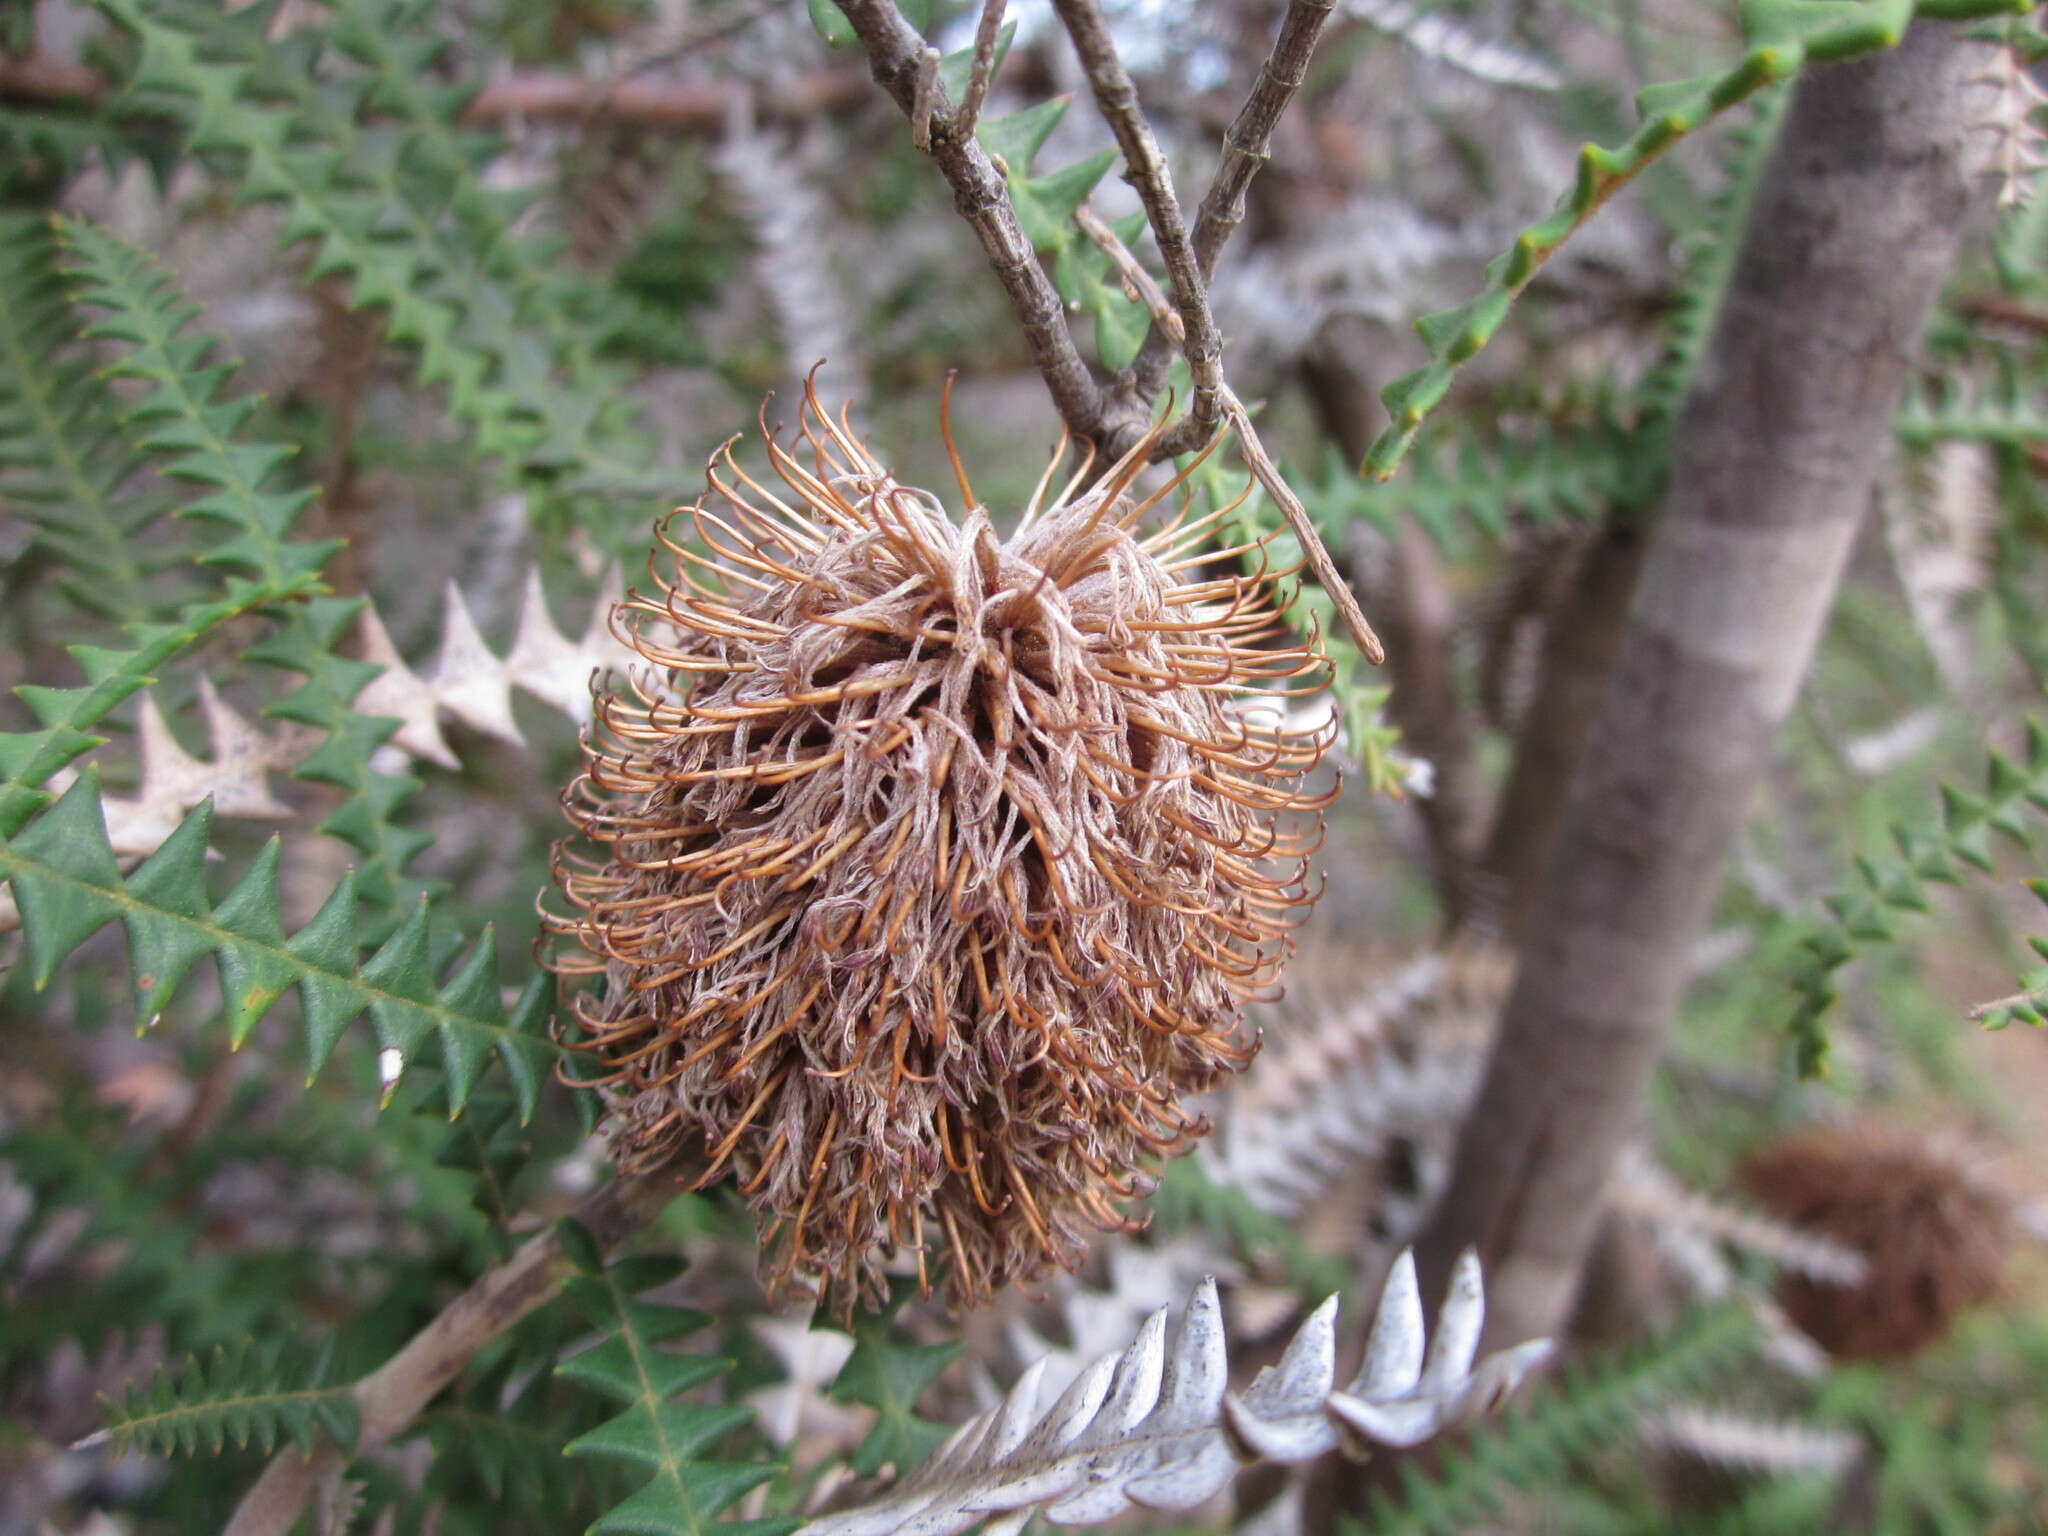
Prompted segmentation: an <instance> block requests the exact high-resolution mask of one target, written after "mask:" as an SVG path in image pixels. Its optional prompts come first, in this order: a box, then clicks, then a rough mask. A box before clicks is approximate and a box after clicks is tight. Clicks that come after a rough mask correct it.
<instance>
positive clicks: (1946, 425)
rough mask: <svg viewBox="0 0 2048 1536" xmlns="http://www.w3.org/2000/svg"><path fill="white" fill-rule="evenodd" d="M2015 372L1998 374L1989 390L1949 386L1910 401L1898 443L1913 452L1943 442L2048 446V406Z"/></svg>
mask: <svg viewBox="0 0 2048 1536" xmlns="http://www.w3.org/2000/svg"><path fill="white" fill-rule="evenodd" d="M2039 389H2040V385H2039V381H2038V379H2037V380H2034V381H2033V382H2032V383H2031V385H2030V383H2029V381H2028V379H2027V378H2026V376H2025V375H2024V374H2023V373H2022V372H2021V371H2020V370H2018V369H2016V368H2010V367H2008V368H2004V369H2000V370H1999V371H1998V373H1997V375H1996V376H1995V377H1994V379H1993V381H1992V383H1991V385H1990V387H1988V388H1983V389H1974V390H1973V389H1969V388H1967V387H1965V386H1964V385H1962V384H1958V383H1955V382H1947V383H1943V384H1940V385H1937V386H1933V387H1921V388H1916V389H1914V390H1913V391H1911V392H1910V393H1909V394H1908V395H1907V396H1906V403H1905V406H1904V408H1903V409H1902V410H1901V411H1900V412H1899V440H1900V441H1901V442H1904V443H1906V444H1908V445H1910V446H1912V447H1921V446H1923V445H1926V444H1929V443H1939V442H1958V441H1960V442H1972V443H1992V444H1996V445H1999V446H2001V447H2015V448H2024V447H2027V446H2028V445H2030V444H2039V443H2048V401H2043V400H2042V399H2041V398H2040V395H2039Z"/></svg>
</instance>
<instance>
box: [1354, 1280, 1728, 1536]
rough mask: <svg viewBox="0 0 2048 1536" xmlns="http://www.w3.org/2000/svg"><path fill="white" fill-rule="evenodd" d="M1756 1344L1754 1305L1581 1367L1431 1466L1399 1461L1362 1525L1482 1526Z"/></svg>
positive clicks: (1425, 1534) (1452, 1529)
mask: <svg viewBox="0 0 2048 1536" xmlns="http://www.w3.org/2000/svg"><path fill="white" fill-rule="evenodd" d="M1755 1343H1756V1324H1755V1322H1754V1321H1753V1320H1752V1319H1751V1317H1750V1315H1749V1313H1748V1311H1747V1309H1746V1308H1743V1307H1741V1306H1735V1305H1731V1306H1726V1307H1722V1308H1719V1309H1717V1310H1715V1311H1711V1312H1703V1313H1699V1314H1697V1315H1696V1316H1694V1317H1693V1318H1692V1319H1691V1320H1690V1321H1688V1322H1686V1323H1683V1324H1681V1325H1680V1326H1679V1327H1677V1328H1676V1329H1674V1330H1672V1332H1670V1333H1669V1334H1667V1335H1665V1336H1664V1337H1661V1338H1658V1339H1655V1340H1653V1341H1651V1342H1650V1343H1649V1344H1647V1345H1644V1346H1643V1347H1642V1348H1640V1349H1638V1350H1637V1351H1635V1352H1634V1353H1633V1354H1631V1355H1629V1356H1627V1357H1624V1358H1621V1359H1617V1360H1610V1361H1604V1362H1600V1363H1597V1364H1594V1365H1591V1366H1584V1367H1580V1368H1578V1369H1576V1370H1574V1371H1572V1372H1571V1373H1569V1374H1568V1375H1567V1376H1566V1378H1565V1379H1564V1381H1563V1382H1562V1383H1561V1384H1560V1385H1558V1386H1557V1387H1555V1388H1553V1389H1550V1390H1547V1391H1543V1392H1539V1393H1538V1394H1537V1395H1536V1396H1535V1397H1534V1398H1532V1399H1531V1401H1530V1402H1529V1403H1528V1404H1527V1405H1526V1406H1523V1407H1520V1408H1516V1409H1513V1410H1510V1412H1509V1413H1508V1415H1507V1416H1506V1417H1505V1418H1504V1419H1501V1420H1500V1421H1498V1422H1496V1423H1490V1424H1487V1425H1484V1426H1482V1427H1481V1428H1480V1429H1478V1430H1477V1431H1475V1432H1474V1433H1473V1435H1472V1437H1471V1439H1470V1440H1468V1441H1467V1442H1466V1443H1465V1444H1463V1445H1459V1446H1456V1447H1454V1448H1452V1449H1451V1450H1449V1451H1447V1452H1445V1453H1444V1455H1443V1456H1442V1457H1441V1458H1439V1459H1438V1461H1437V1464H1436V1466H1435V1468H1434V1470H1432V1471H1430V1472H1427V1473H1424V1472H1420V1471H1418V1470H1417V1468H1416V1463H1415V1462H1414V1461H1413V1460H1412V1459H1410V1460H1407V1461H1404V1462H1402V1463H1401V1468H1400V1489H1399V1492H1398V1494H1397V1495H1396V1496H1395V1497H1393V1498H1391V1499H1390V1498H1388V1497H1387V1496H1386V1495H1385V1494H1383V1493H1375V1494H1374V1496H1373V1504H1372V1511H1371V1515H1370V1518H1369V1519H1368V1521H1367V1523H1366V1525H1365V1526H1364V1527H1363V1528H1362V1529H1363V1531H1364V1532H1369V1533H1370V1536H1464V1533H1465V1532H1467V1531H1472V1530H1476V1529H1479V1528H1481V1527H1482V1526H1483V1524H1484V1523H1485V1521H1486V1520H1487V1518H1488V1516H1490V1515H1492V1514H1494V1513H1497V1512H1498V1511H1499V1510H1501V1509H1502V1508H1503V1503H1502V1500H1503V1496H1504V1495H1505V1494H1506V1493H1507V1492H1509V1491H1510V1490H1513V1489H1521V1488H1536V1487H1539V1486H1541V1485H1543V1484H1545V1483H1549V1482H1555V1481H1557V1480H1558V1479H1560V1478H1561V1477H1562V1476H1563V1474H1564V1473H1565V1472H1566V1471H1567V1470H1568V1469H1569V1467H1570V1466H1571V1464H1572V1463H1573V1462H1574V1461H1575V1460H1577V1459H1579V1458H1581V1457H1584V1456H1587V1455H1589V1454H1591V1453H1593V1452H1595V1451H1599V1450H1604V1449H1606V1448H1608V1447H1609V1446H1611V1445H1613V1444H1614V1443H1615V1442H1616V1440H1618V1439H1620V1438H1622V1437H1625V1436H1627V1435H1628V1434H1629V1433H1630V1431H1631V1430H1632V1429H1633V1427H1634V1426H1635V1425H1636V1423H1637V1422H1638V1421H1639V1420H1640V1419H1641V1417H1642V1415H1643V1414H1644V1412H1645V1411H1646V1410H1648V1409H1650V1408H1652V1407H1654V1406H1655V1405H1656V1404H1658V1403H1659V1402H1663V1401H1666V1400H1669V1399H1670V1398H1672V1397H1673V1396H1676V1395H1677V1394H1680V1393H1684V1392H1689V1391H1692V1390H1694V1389H1696V1388H1698V1387H1699V1386H1701V1385H1702V1384H1704V1383H1705V1382H1708V1381H1710V1380H1712V1379H1713V1378H1714V1377H1715V1376H1717V1375H1718V1374H1720V1373H1723V1372H1725V1371H1727V1370H1729V1369H1731V1368H1732V1367H1733V1366H1735V1365H1736V1364H1737V1363H1739V1362H1740V1361H1741V1360H1742V1359H1743V1358H1744V1357H1745V1356H1746V1355H1748V1354H1749V1353H1750V1351H1751V1350H1752V1349H1753V1348H1754V1346H1755ZM1352 1530H1353V1531H1354V1532H1357V1531H1360V1530H1361V1528H1360V1527H1357V1526H1353V1527H1352Z"/></svg>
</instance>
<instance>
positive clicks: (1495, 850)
mask: <svg viewBox="0 0 2048 1536" xmlns="http://www.w3.org/2000/svg"><path fill="white" fill-rule="evenodd" d="M1646 533H1647V529H1646V520H1645V519H1644V518H1643V517H1641V516H1639V515H1637V513H1636V512H1635V511H1634V510H1633V509H1625V510H1618V511H1615V512H1612V513H1610V514H1609V515H1608V518H1607V521H1606V522H1605V523H1603V524H1602V525H1601V527H1600V531H1599V532H1598V533H1596V534H1595V535H1594V536H1593V542H1592V544H1591V545H1590V546H1588V548H1587V549H1586V552H1585V554H1584V556H1583V557H1582V558H1581V559H1580V561H1579V567H1578V570H1577V571H1576V572H1574V573H1573V575H1572V579H1571V586H1570V588H1569V591H1568V592H1567V595H1566V597H1565V600H1564V602H1563V603H1562V604H1561V605H1560V606H1559V608H1558V610H1557V612H1556V614H1555V615H1554V616H1553V617H1552V619H1551V621H1550V624H1549V626H1548V628H1547V631H1546V632H1545V634H1544V637H1543V658H1542V670H1541V672H1540V674H1539V677H1538V680H1537V685H1536V697H1535V698H1533V699H1531V700H1530V701H1529V709H1528V713H1527V715H1526V716H1525V718H1524V719H1523V721H1522V724H1521V727H1520V729H1519V730H1517V731H1516V732H1515V758H1514V765H1513V767H1512V768H1510V769H1509V771H1508V781H1507V784H1506V786H1505V787H1504V788H1503V789H1502V790H1501V794H1500V803H1499V805H1498V807H1497V808H1496V809H1495V811H1494V815H1493V827H1492V831H1491V833H1490V835H1489V836H1488V838H1487V844H1486V851H1485V853H1484V855H1483V856H1482V857H1481V859H1480V870H1481V874H1482V879H1483V880H1484V881H1485V883H1486V885H1487V887H1488V889H1489V891H1491V892H1494V893H1497V896H1496V897H1495V901H1496V902H1497V907H1496V908H1495V910H1494V912H1493V915H1494V916H1495V917H1496V918H1497V920H1498V922H1499V924H1500V928H1501V932H1502V934H1503V935H1504V936H1505V937H1507V938H1509V939H1513V938H1516V937H1517V936H1519V935H1520V933H1521V931H1522V928H1523V926H1524V925H1525V924H1526V923H1527V922H1528V920H1529V914H1530V913H1531V912H1533V911H1534V910H1536V908H1537V907H1538V906H1540V905H1541V904H1542V900H1543V895H1542V893H1543V881H1542V879H1541V876H1542V874H1543V859H1544V856H1545V855H1546V854H1547V853H1548V852H1549V851H1550V844H1551V840H1552V835H1553V834H1554V833H1555V831H1556V830H1557V822H1558V818H1559V816H1560V815H1561V814H1562V813H1563V811H1564V804H1565V795H1566V793H1567V791H1568V789H1569V787H1570V785H1571V781H1572V775H1573V773H1574V772H1576V770H1577V768H1578V762H1579V755H1580V753H1581V752H1582V751H1583V750H1584V749H1585V745H1586V737H1587V736H1588V734H1590V733H1591V731H1592V728H1593V720H1594V717H1595V715H1596V714H1597V712H1598V710H1599V708H1600V700H1601V697H1602V696H1603V694H1604V693H1605V691H1606V686H1607V678H1608V675H1609V674H1610V673H1611V672H1612V671H1613V669H1614V658H1615V654H1616V653H1617V652H1618V651H1619V650H1620V649H1621V637H1622V631H1623V628H1624V626H1625V625H1626V623H1627V620H1628V610H1629V599H1630V598H1631V597H1632V596H1633V595H1634V593H1635V586H1636V576H1637V573H1638V572H1639V571H1641V569H1642V564H1643V543H1644V539H1645V537H1646ZM1400 654H1401V651H1400V642H1399V638H1398V636H1397V638H1396V641H1395V649H1394V655H1395V656H1396V657H1398V656H1399V655H1400ZM1488 905H1489V906H1490V907H1492V906H1494V902H1489V903H1488Z"/></svg>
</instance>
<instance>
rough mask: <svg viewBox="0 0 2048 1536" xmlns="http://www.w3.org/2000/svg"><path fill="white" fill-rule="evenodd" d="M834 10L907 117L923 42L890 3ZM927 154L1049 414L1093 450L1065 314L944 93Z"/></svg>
mask: <svg viewBox="0 0 2048 1536" xmlns="http://www.w3.org/2000/svg"><path fill="white" fill-rule="evenodd" d="M835 3H836V4H837V5H838V6H839V9H840V11H841V12H842V13H844V15H845V17H846V19H847V21H848V22H850V23H851V24H852V26H853V30H854V34H855V35H856V36H857V37H859V39H860V41H861V46H862V48H863V49H865V50H866V52H867V56H868V64H869V67H870V68H871V69H872V71H873V73H874V77H875V81H876V83H877V84H878V85H880V86H881V87H882V89H883V90H885V91H887V92H888V93H889V96H890V98H891V99H892V100H893V101H894V102H895V103H896V105H897V106H898V107H900V108H901V109H902V110H903V112H904V113H905V114H906V115H910V114H914V113H915V111H916V109H917V81H918V73H919V69H920V65H921V61H922V59H923V57H924V49H925V44H924V39H923V38H922V37H920V36H918V34H917V31H916V29H915V28H913V27H912V26H911V25H910V23H909V22H907V21H905V20H904V19H903V16H902V13H901V12H899V11H898V10H897V9H896V7H895V5H894V3H893V0H835ZM929 153H930V155H931V157H932V163H933V164H934V165H936V166H937V167H938V168H939V171H940V174H942V175H943V176H944V177H945V178H946V181H947V184H948V185H950V186H951V187H952V189H953V199H954V206H955V207H956V208H957V209H958V211H959V213H960V216H961V217H962V218H963V219H965V220H966V221H967V222H968V224H969V225H970V226H971V227H972V228H973V230H974V232H975V234H976V236H978V237H979V238H980V240H981V248H982V250H983V252H984V253H986V255H987V256H988V260H989V265H990V266H991V267H993V268H994V269H995V274H996V279H997V281H999V282H1000V283H1001V284H1002V285H1003V291H1004V292H1005V293H1007V294H1008V295H1009V296H1010V304H1011V306H1012V307H1013V308H1014V309H1015V310H1016V312H1017V320H1018V323H1019V324H1020V325H1021V326H1022V327H1023V329H1024V337H1025V340H1026V341H1027V342H1028V343H1029V344H1030V347H1031V355H1032V358H1033V360H1034V361H1035V362H1036V363H1037V365H1038V371H1039V373H1040V374H1042V375H1043V376H1044V378H1045V384H1046V388H1047V389H1048V390H1050V391H1051V393H1052V399H1053V404H1054V406H1056V407H1057V408H1058V410H1059V413H1060V415H1061V417H1062V418H1063V419H1064V420H1065V421H1066V423H1067V426H1068V427H1069V429H1071V430H1072V431H1073V432H1074V434H1075V435H1076V436H1079V437H1084V438H1088V439H1090V440H1092V441H1098V442H1099V441H1100V440H1101V439H1102V437H1103V435H1104V418H1105V413H1104V405H1103V399H1102V392H1101V391H1100V390H1098V389H1097V388H1096V387H1095V378H1094V376H1093V375H1092V374H1091V373H1090V372H1089V371H1088V364H1087V363H1086V362H1085V361H1084V360H1083V359H1082V357H1081V353H1080V350H1079V348H1077V347H1076V346H1075V345H1074V336H1073V332H1072V331H1071V330H1070V329H1069V328H1068V326H1067V312H1066V307H1065V306H1064V305H1063V304H1061V303H1060V296H1059V294H1058V293H1057V292H1055V291H1054V289H1053V286H1052V282H1051V280H1050V279H1049V278H1048V277H1047V276H1046V274H1045V270H1044V268H1042V267H1041V266H1039V264H1038V253H1037V252H1036V251H1034V250H1033V249H1032V248H1031V241H1030V239H1029V238H1028V237H1026V235H1025V233H1024V227H1023V225H1021V224H1019V223H1018V222H1017V210H1016V209H1015V208H1013V207H1012V206H1011V205H1010V192H1009V188H1008V186H1007V185H1006V184H1005V183H1004V180H1003V174H1002V172H1001V171H999V170H997V169H996V167H995V163H994V162H993V161H991V160H990V159H989V157H988V154H987V153H986V152H985V151H984V150H983V149H982V148H981V146H980V145H979V144H978V143H976V142H975V140H974V139H973V138H972V137H971V136H965V135H962V134H961V133H960V131H959V127H958V124H957V121H956V119H955V118H954V115H953V110H952V103H951V101H950V100H949V99H948V98H947V95H946V91H945V87H944V86H943V85H939V86H935V88H934V90H933V92H932V113H931V147H930V150H929Z"/></svg>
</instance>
